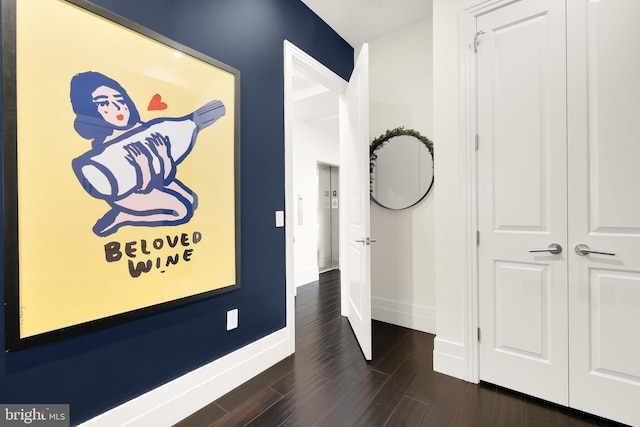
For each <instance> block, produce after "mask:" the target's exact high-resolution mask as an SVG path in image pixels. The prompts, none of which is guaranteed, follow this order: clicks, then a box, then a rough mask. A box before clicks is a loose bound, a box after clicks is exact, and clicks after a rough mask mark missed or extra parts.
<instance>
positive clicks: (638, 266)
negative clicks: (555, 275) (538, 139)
mask: <svg viewBox="0 0 640 427" xmlns="http://www.w3.org/2000/svg"><path fill="white" fill-rule="evenodd" d="M567 13H568V25H567V29H568V33H567V35H568V40H567V43H568V57H567V58H568V63H567V67H568V107H569V109H568V111H569V121H568V123H569V133H568V135H569V158H570V163H569V189H570V191H569V215H570V218H571V221H570V222H569V242H570V247H569V248H567V251H568V253H570V255H569V256H570V258H569V268H570V271H569V299H570V310H569V312H570V318H569V321H570V327H569V331H570V332H569V337H570V350H569V354H570V359H569V367H570V372H569V402H570V406H572V407H574V408H577V409H581V410H583V411H587V412H591V413H594V414H597V415H600V416H603V417H606V418H611V419H615V420H617V421H621V422H624V423H627V424H631V425H636V426H640V167H639V161H640V46H639V45H638V43H639V42H640V26H639V25H638V19H639V18H640V2H639V1H637V0H615V1H601V2H593V1H587V0H570V1H568V11H567ZM578 244H585V245H587V246H588V247H589V248H590V249H592V250H595V251H598V252H604V253H609V255H606V254H596V253H592V254H588V255H586V256H579V255H578V254H577V253H576V252H575V250H574V247H575V246H576V245H578ZM614 254H615V255H614Z"/></svg>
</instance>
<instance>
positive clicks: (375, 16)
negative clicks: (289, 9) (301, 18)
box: [293, 0, 432, 135]
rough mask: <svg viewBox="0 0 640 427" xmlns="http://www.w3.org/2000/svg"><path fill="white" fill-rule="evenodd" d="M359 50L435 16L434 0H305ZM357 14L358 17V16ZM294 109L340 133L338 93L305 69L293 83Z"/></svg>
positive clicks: (316, 124) (318, 125)
mask: <svg viewBox="0 0 640 427" xmlns="http://www.w3.org/2000/svg"><path fill="white" fill-rule="evenodd" d="M301 1H302V2H303V3H304V4H306V5H307V6H308V7H309V8H310V9H311V10H312V11H313V12H315V13H316V15H318V16H319V17H320V18H322V20H324V21H325V22H326V23H327V24H329V26H331V27H332V28H333V29H334V30H335V31H336V32H337V33H338V34H339V35H340V36H341V37H342V38H343V39H344V40H345V41H346V42H347V43H349V44H350V45H351V46H352V47H354V48H355V49H356V51H357V50H358V48H359V47H360V45H361V44H362V43H367V42H371V41H373V40H375V39H378V38H380V37H383V36H385V35H387V34H391V33H393V32H395V31H398V30H399V29H401V28H404V27H406V26H408V25H411V24H413V23H416V22H418V21H421V20H423V19H426V18H428V17H429V16H431V13H432V0H301ZM354 17H355V18H354ZM293 91H294V94H293V96H294V112H295V115H296V117H298V118H300V119H302V120H304V121H305V122H307V123H308V124H309V125H311V126H313V127H315V128H317V129H320V130H322V131H325V132H329V133H331V134H334V135H337V134H338V96H337V95H336V94H335V93H333V92H331V91H329V90H328V89H327V88H325V87H324V86H322V85H319V84H318V83H316V82H315V81H314V80H312V79H310V78H309V77H308V76H306V75H305V74H303V73H301V72H297V73H296V75H295V78H294V84H293Z"/></svg>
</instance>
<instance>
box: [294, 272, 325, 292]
mask: <svg viewBox="0 0 640 427" xmlns="http://www.w3.org/2000/svg"><path fill="white" fill-rule="evenodd" d="M293 277H294V280H295V283H296V288H297V287H298V286H302V285H306V284H308V283H311V282H316V281H318V280H319V279H320V273H319V272H318V267H315V268H307V269H306V270H298V271H296V272H294V273H293Z"/></svg>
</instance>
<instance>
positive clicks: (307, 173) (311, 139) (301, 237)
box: [293, 105, 340, 286]
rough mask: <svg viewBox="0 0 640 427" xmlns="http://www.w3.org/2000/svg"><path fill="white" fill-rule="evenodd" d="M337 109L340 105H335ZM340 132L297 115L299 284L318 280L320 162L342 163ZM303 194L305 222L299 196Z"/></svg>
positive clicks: (296, 277)
mask: <svg viewBox="0 0 640 427" xmlns="http://www.w3.org/2000/svg"><path fill="white" fill-rule="evenodd" d="M336 109H337V105H336ZM339 143H340V141H339V139H338V136H337V135H332V134H330V133H328V132H324V131H321V130H319V129H317V128H314V127H312V126H310V125H308V124H307V123H306V122H304V121H302V120H300V119H298V118H296V119H294V122H293V195H294V207H293V211H294V224H295V225H294V237H295V243H294V246H293V248H294V249H293V251H294V252H293V263H294V280H295V284H296V286H302V285H305V284H307V283H310V282H313V281H316V280H318V175H317V165H318V162H322V163H326V164H330V165H334V166H339V165H340V145H339ZM299 197H302V212H301V213H302V225H300V224H299V222H298V219H299V216H300V215H299V214H300V212H299V210H298V206H299V205H298V198H299Z"/></svg>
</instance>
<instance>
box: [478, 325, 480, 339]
mask: <svg viewBox="0 0 640 427" xmlns="http://www.w3.org/2000/svg"><path fill="white" fill-rule="evenodd" d="M478 342H480V328H478Z"/></svg>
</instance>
